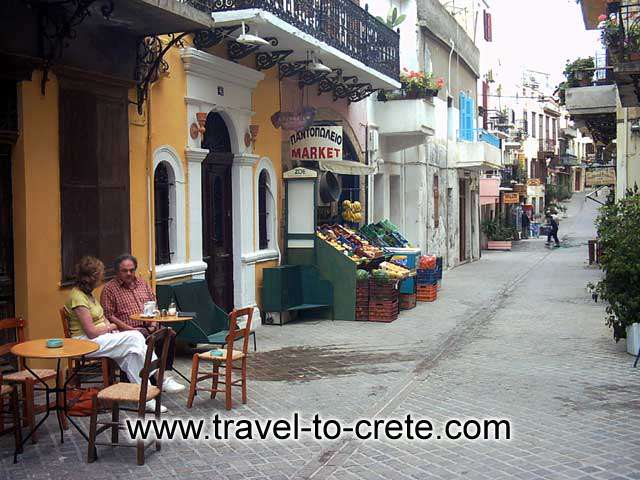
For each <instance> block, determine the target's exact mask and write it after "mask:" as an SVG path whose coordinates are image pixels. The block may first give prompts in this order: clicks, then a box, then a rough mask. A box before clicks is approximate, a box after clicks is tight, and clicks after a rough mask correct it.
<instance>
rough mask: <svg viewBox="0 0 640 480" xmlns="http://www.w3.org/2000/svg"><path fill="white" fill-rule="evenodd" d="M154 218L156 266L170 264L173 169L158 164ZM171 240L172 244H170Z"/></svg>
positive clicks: (173, 238) (173, 198) (174, 198)
mask: <svg viewBox="0 0 640 480" xmlns="http://www.w3.org/2000/svg"><path fill="white" fill-rule="evenodd" d="M153 185H154V190H153V192H154V206H155V208H154V216H155V236H156V265H165V264H167V263H171V256H172V255H173V254H174V252H173V251H172V247H173V248H175V245H174V242H175V237H176V233H175V218H174V215H175V203H176V194H175V181H174V175H173V169H172V168H171V166H170V165H169V164H167V163H166V162H160V163H159V164H158V166H157V167H156V170H155V174H154V183H153ZM172 240H173V242H172Z"/></svg>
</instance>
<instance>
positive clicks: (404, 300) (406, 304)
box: [399, 293, 418, 310]
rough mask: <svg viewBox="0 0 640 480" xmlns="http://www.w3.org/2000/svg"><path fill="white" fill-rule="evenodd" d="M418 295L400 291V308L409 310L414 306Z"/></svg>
mask: <svg viewBox="0 0 640 480" xmlns="http://www.w3.org/2000/svg"><path fill="white" fill-rule="evenodd" d="M417 299H418V297H417V294H415V293H408V294H407V293H401V294H400V300H399V303H400V310H411V309H412V308H415V307H416V301H417Z"/></svg>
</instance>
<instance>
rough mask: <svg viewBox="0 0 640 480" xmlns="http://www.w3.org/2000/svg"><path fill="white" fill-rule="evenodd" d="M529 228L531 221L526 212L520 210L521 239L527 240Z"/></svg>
mask: <svg viewBox="0 0 640 480" xmlns="http://www.w3.org/2000/svg"><path fill="white" fill-rule="evenodd" d="M530 227H531V220H529V215H527V212H525V211H524V209H523V210H522V238H529V229H530Z"/></svg>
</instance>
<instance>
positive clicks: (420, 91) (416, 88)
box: [400, 68, 444, 98]
mask: <svg viewBox="0 0 640 480" xmlns="http://www.w3.org/2000/svg"><path fill="white" fill-rule="evenodd" d="M400 83H401V84H402V89H403V90H404V92H405V97H406V98H425V97H435V96H437V95H438V92H439V91H440V89H441V88H442V87H444V80H443V79H442V78H434V76H433V73H426V72H421V71H414V70H409V69H407V68H403V69H402V72H401V73H400Z"/></svg>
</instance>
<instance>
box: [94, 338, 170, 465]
mask: <svg viewBox="0 0 640 480" xmlns="http://www.w3.org/2000/svg"><path fill="white" fill-rule="evenodd" d="M174 335H175V333H174V332H173V330H171V329H169V328H166V327H165V328H161V329H160V330H157V331H155V332H154V333H152V334H150V335H149V336H148V337H147V339H146V340H145V343H146V344H147V353H146V354H145V357H144V366H143V367H142V370H140V380H141V383H140V384H135V383H116V384H114V385H111V386H109V387H107V388H105V389H103V390H100V392H98V395H95V396H92V397H91V419H90V420H89V436H88V439H87V440H88V441H89V447H88V451H87V462H88V463H92V462H95V461H96V459H97V458H98V449H97V448H96V445H108V446H110V447H117V446H120V442H119V431H120V430H124V429H125V426H124V425H123V424H121V423H120V403H125V402H131V403H136V404H137V405H136V410H137V411H138V418H139V419H140V420H142V421H143V422H144V419H145V415H146V410H147V402H148V401H149V400H154V401H155V412H154V417H155V418H156V420H159V419H160V416H161V411H162V391H161V390H160V388H158V387H155V386H153V385H151V384H150V383H149V376H150V375H151V372H155V377H156V381H157V382H158V385H162V382H163V380H164V368H165V365H166V364H167V356H168V353H169V343H170V342H171V338H172V337H173V336H174ZM158 344H160V345H162V353H161V354H160V357H159V358H156V359H155V360H152V358H153V352H154V350H155V347H156V345H158ZM100 404H102V406H104V407H105V408H106V409H107V410H111V421H101V422H98V410H99V406H100ZM98 425H100V427H98ZM108 430H111V442H109V443H98V442H97V439H98V435H101V434H102V433H104V432H106V431H108ZM154 444H155V447H156V451H159V450H160V440H159V439H155V440H154V439H151V440H150V441H145V440H143V439H142V438H138V439H136V442H135V447H136V453H137V455H136V456H137V461H138V465H144V458H145V450H146V449H147V447H149V446H151V445H154ZM122 446H124V447H128V446H131V444H129V443H125V444H122Z"/></svg>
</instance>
